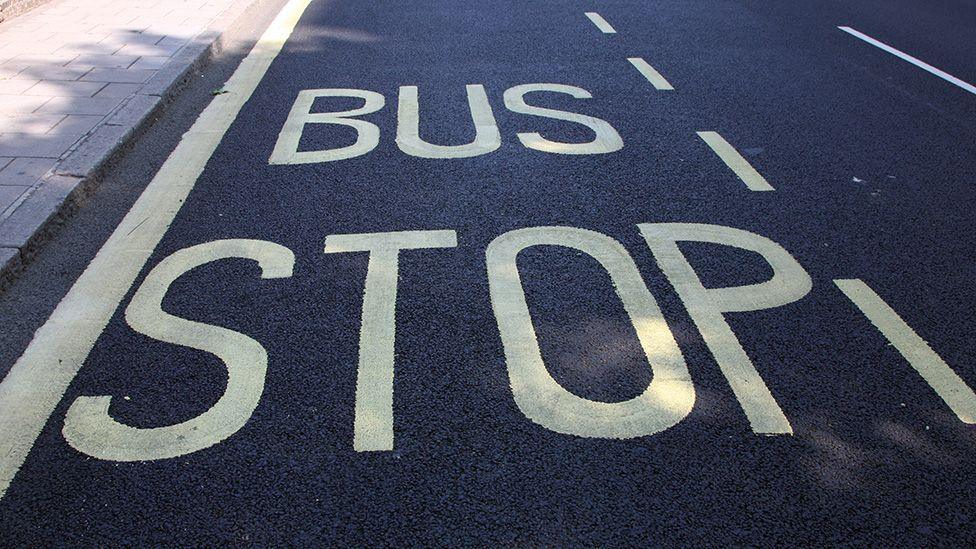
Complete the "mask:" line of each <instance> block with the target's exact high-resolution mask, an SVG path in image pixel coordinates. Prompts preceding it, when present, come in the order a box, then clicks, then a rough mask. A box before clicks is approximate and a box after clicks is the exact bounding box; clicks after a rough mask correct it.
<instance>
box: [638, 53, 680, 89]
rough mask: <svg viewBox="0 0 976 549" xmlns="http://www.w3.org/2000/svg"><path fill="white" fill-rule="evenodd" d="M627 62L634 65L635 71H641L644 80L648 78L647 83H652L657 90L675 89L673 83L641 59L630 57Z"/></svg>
mask: <svg viewBox="0 0 976 549" xmlns="http://www.w3.org/2000/svg"><path fill="white" fill-rule="evenodd" d="M627 61H630V64H631V65H633V66H634V68H635V69H637V70H638V71H640V73H641V74H643V75H644V78H646V79H647V81H648V82H650V83H651V84H652V85H653V86H654V88H655V89H658V90H673V89H674V87H673V86H672V85H671V83H670V82H668V81H667V79H665V78H664V77H663V76H661V73H659V72H657V71H656V70H655V69H654V67H652V66H650V65H649V64H647V61H644V60H643V59H641V58H640V57H628V58H627Z"/></svg>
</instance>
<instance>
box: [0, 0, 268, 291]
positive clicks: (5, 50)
mask: <svg viewBox="0 0 976 549" xmlns="http://www.w3.org/2000/svg"><path fill="white" fill-rule="evenodd" d="M251 3H252V0H135V1H132V0H60V1H58V0H55V1H54V2H51V3H49V4H45V5H43V6H41V7H39V8H37V9H35V10H34V11H32V12H30V13H28V14H25V15H22V16H20V17H18V18H15V19H12V20H10V21H8V22H4V23H0V281H2V280H3V279H5V278H7V275H9V273H10V272H12V271H13V270H15V269H16V268H17V267H18V266H19V265H20V263H21V262H22V260H23V259H25V258H26V257H27V256H28V255H29V253H30V251H31V248H32V247H33V246H34V245H36V244H37V242H38V241H39V235H40V234H41V233H42V232H43V229H44V228H45V227H46V226H47V225H48V224H49V222H50V221H52V220H53V219H56V218H57V217H58V214H59V212H61V211H62V210H63V208H62V206H63V204H64V203H65V202H66V201H68V200H70V199H71V198H73V197H74V196H75V194H77V191H78V189H80V188H81V187H82V186H83V183H85V181H86V180H87V179H89V178H91V177H92V176H93V175H95V173H96V171H97V169H98V168H99V167H100V166H101V164H102V162H104V160H105V159H106V158H108V157H109V156H110V155H111V154H112V153H113V152H114V151H116V150H118V147H119V146H120V145H121V144H122V143H124V141H125V140H126V139H127V138H128V137H129V136H131V135H132V134H133V130H134V129H136V128H137V127H139V126H140V125H141V124H142V123H143V121H144V120H146V119H147V118H148V116H149V115H150V114H151V113H152V112H153V111H154V109H156V108H157V106H158V105H159V104H160V103H161V99H162V98H163V97H165V96H166V95H167V93H170V92H171V91H172V90H173V89H174V88H176V87H177V84H178V83H179V81H181V80H182V78H183V77H184V75H185V74H186V71H187V70H188V69H189V68H190V66H191V65H193V64H194V63H197V62H198V61H199V59H201V58H203V57H204V56H205V55H206V54H207V53H208V51H209V48H210V46H211V44H212V43H213V42H214V41H215V40H216V39H217V37H218V36H219V34H220V31H221V30H222V28H224V27H226V26H228V25H229V24H230V23H232V22H233V20H234V19H236V17H237V16H239V15H240V13H242V12H243V11H244V9H245V8H246V7H247V6H248V5H250V4H251Z"/></svg>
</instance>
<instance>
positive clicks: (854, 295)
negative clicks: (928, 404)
mask: <svg viewBox="0 0 976 549" xmlns="http://www.w3.org/2000/svg"><path fill="white" fill-rule="evenodd" d="M834 284H836V285H837V287H838V288H840V291H842V292H844V295H846V296H847V297H848V298H849V299H850V300H851V301H853V302H854V305H857V308H858V309H860V310H861V312H862V313H864V316H866V317H868V320H870V321H871V323H872V324H874V325H875V327H877V328H878V330H880V331H881V334H882V335H884V336H885V338H886V339H887V340H888V341H890V342H891V344H892V345H893V346H894V347H895V349H898V352H899V353H901V355H902V356H903V357H905V360H907V361H908V363H909V364H911V365H912V368H915V371H917V372H918V373H919V374H920V375H921V376H922V379H924V380H925V381H926V382H928V384H929V385H930V386H932V388H933V389H935V392H936V393H938V395H939V396H940V397H942V400H944V401H945V403H946V404H948V405H949V408H951V409H952V411H953V412H955V413H956V416H958V417H959V419H960V420H962V421H963V422H964V423H976V394H973V390H972V389H971V388H970V387H969V386H968V385H966V382H965V381H963V380H962V378H960V377H959V375H958V374H956V372H954V371H953V370H952V368H950V367H949V365H948V364H946V363H945V361H944V360H942V357H940V356H939V355H937V354H936V353H935V351H933V350H932V347H930V346H929V344H928V343H926V342H925V340H924V339H922V338H921V337H919V335H918V334H917V333H915V330H913V329H912V328H911V326H909V325H908V324H907V323H905V321H904V320H902V318H901V317H900V316H898V313H896V312H895V311H894V309H892V308H891V307H890V306H889V305H888V304H887V303H885V301H884V300H883V299H881V296H879V295H878V294H877V293H875V292H874V290H872V289H871V288H870V287H869V286H868V285H867V284H865V283H864V281H862V280H860V279H857V278H854V279H850V280H834Z"/></svg>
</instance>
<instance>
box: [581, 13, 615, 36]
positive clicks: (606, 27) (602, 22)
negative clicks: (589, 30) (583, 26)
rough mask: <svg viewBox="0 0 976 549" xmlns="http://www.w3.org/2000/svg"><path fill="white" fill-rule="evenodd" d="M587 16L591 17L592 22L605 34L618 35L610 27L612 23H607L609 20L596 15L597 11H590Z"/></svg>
mask: <svg viewBox="0 0 976 549" xmlns="http://www.w3.org/2000/svg"><path fill="white" fill-rule="evenodd" d="M586 16H587V17H589V18H590V21H593V24H594V25H596V28H598V29H600V30H601V31H603V32H604V34H616V33H617V31H616V30H615V29H614V28H613V27H612V26H610V23H607V20H606V19H604V18H603V17H601V16H600V14H599V13H596V12H595V11H588V12H586Z"/></svg>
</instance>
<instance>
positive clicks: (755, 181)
mask: <svg viewBox="0 0 976 549" xmlns="http://www.w3.org/2000/svg"><path fill="white" fill-rule="evenodd" d="M697 133H698V137H701V138H702V140H703V141H705V143H707V144H708V146H709V147H711V148H712V150H713V151H715V154H717V155H718V157H719V158H721V159H722V162H725V165H726V166H728V167H729V168H730V169H731V170H732V171H733V172H735V175H737V176H739V179H741V180H742V182H743V183H745V184H746V187H748V188H749V190H750V191H774V190H776V189H774V188H773V186H772V185H770V184H769V183H768V182H767V181H766V179H765V178H764V177H763V176H762V175H760V174H759V172H757V171H756V169H755V168H753V167H752V164H750V163H749V161H748V160H746V159H745V158H743V157H742V155H741V154H739V151H737V150H735V148H734V147H733V146H732V145H730V144H729V142H728V141H726V140H725V139H724V138H723V137H722V136H721V135H719V134H718V133H716V132H697Z"/></svg>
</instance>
